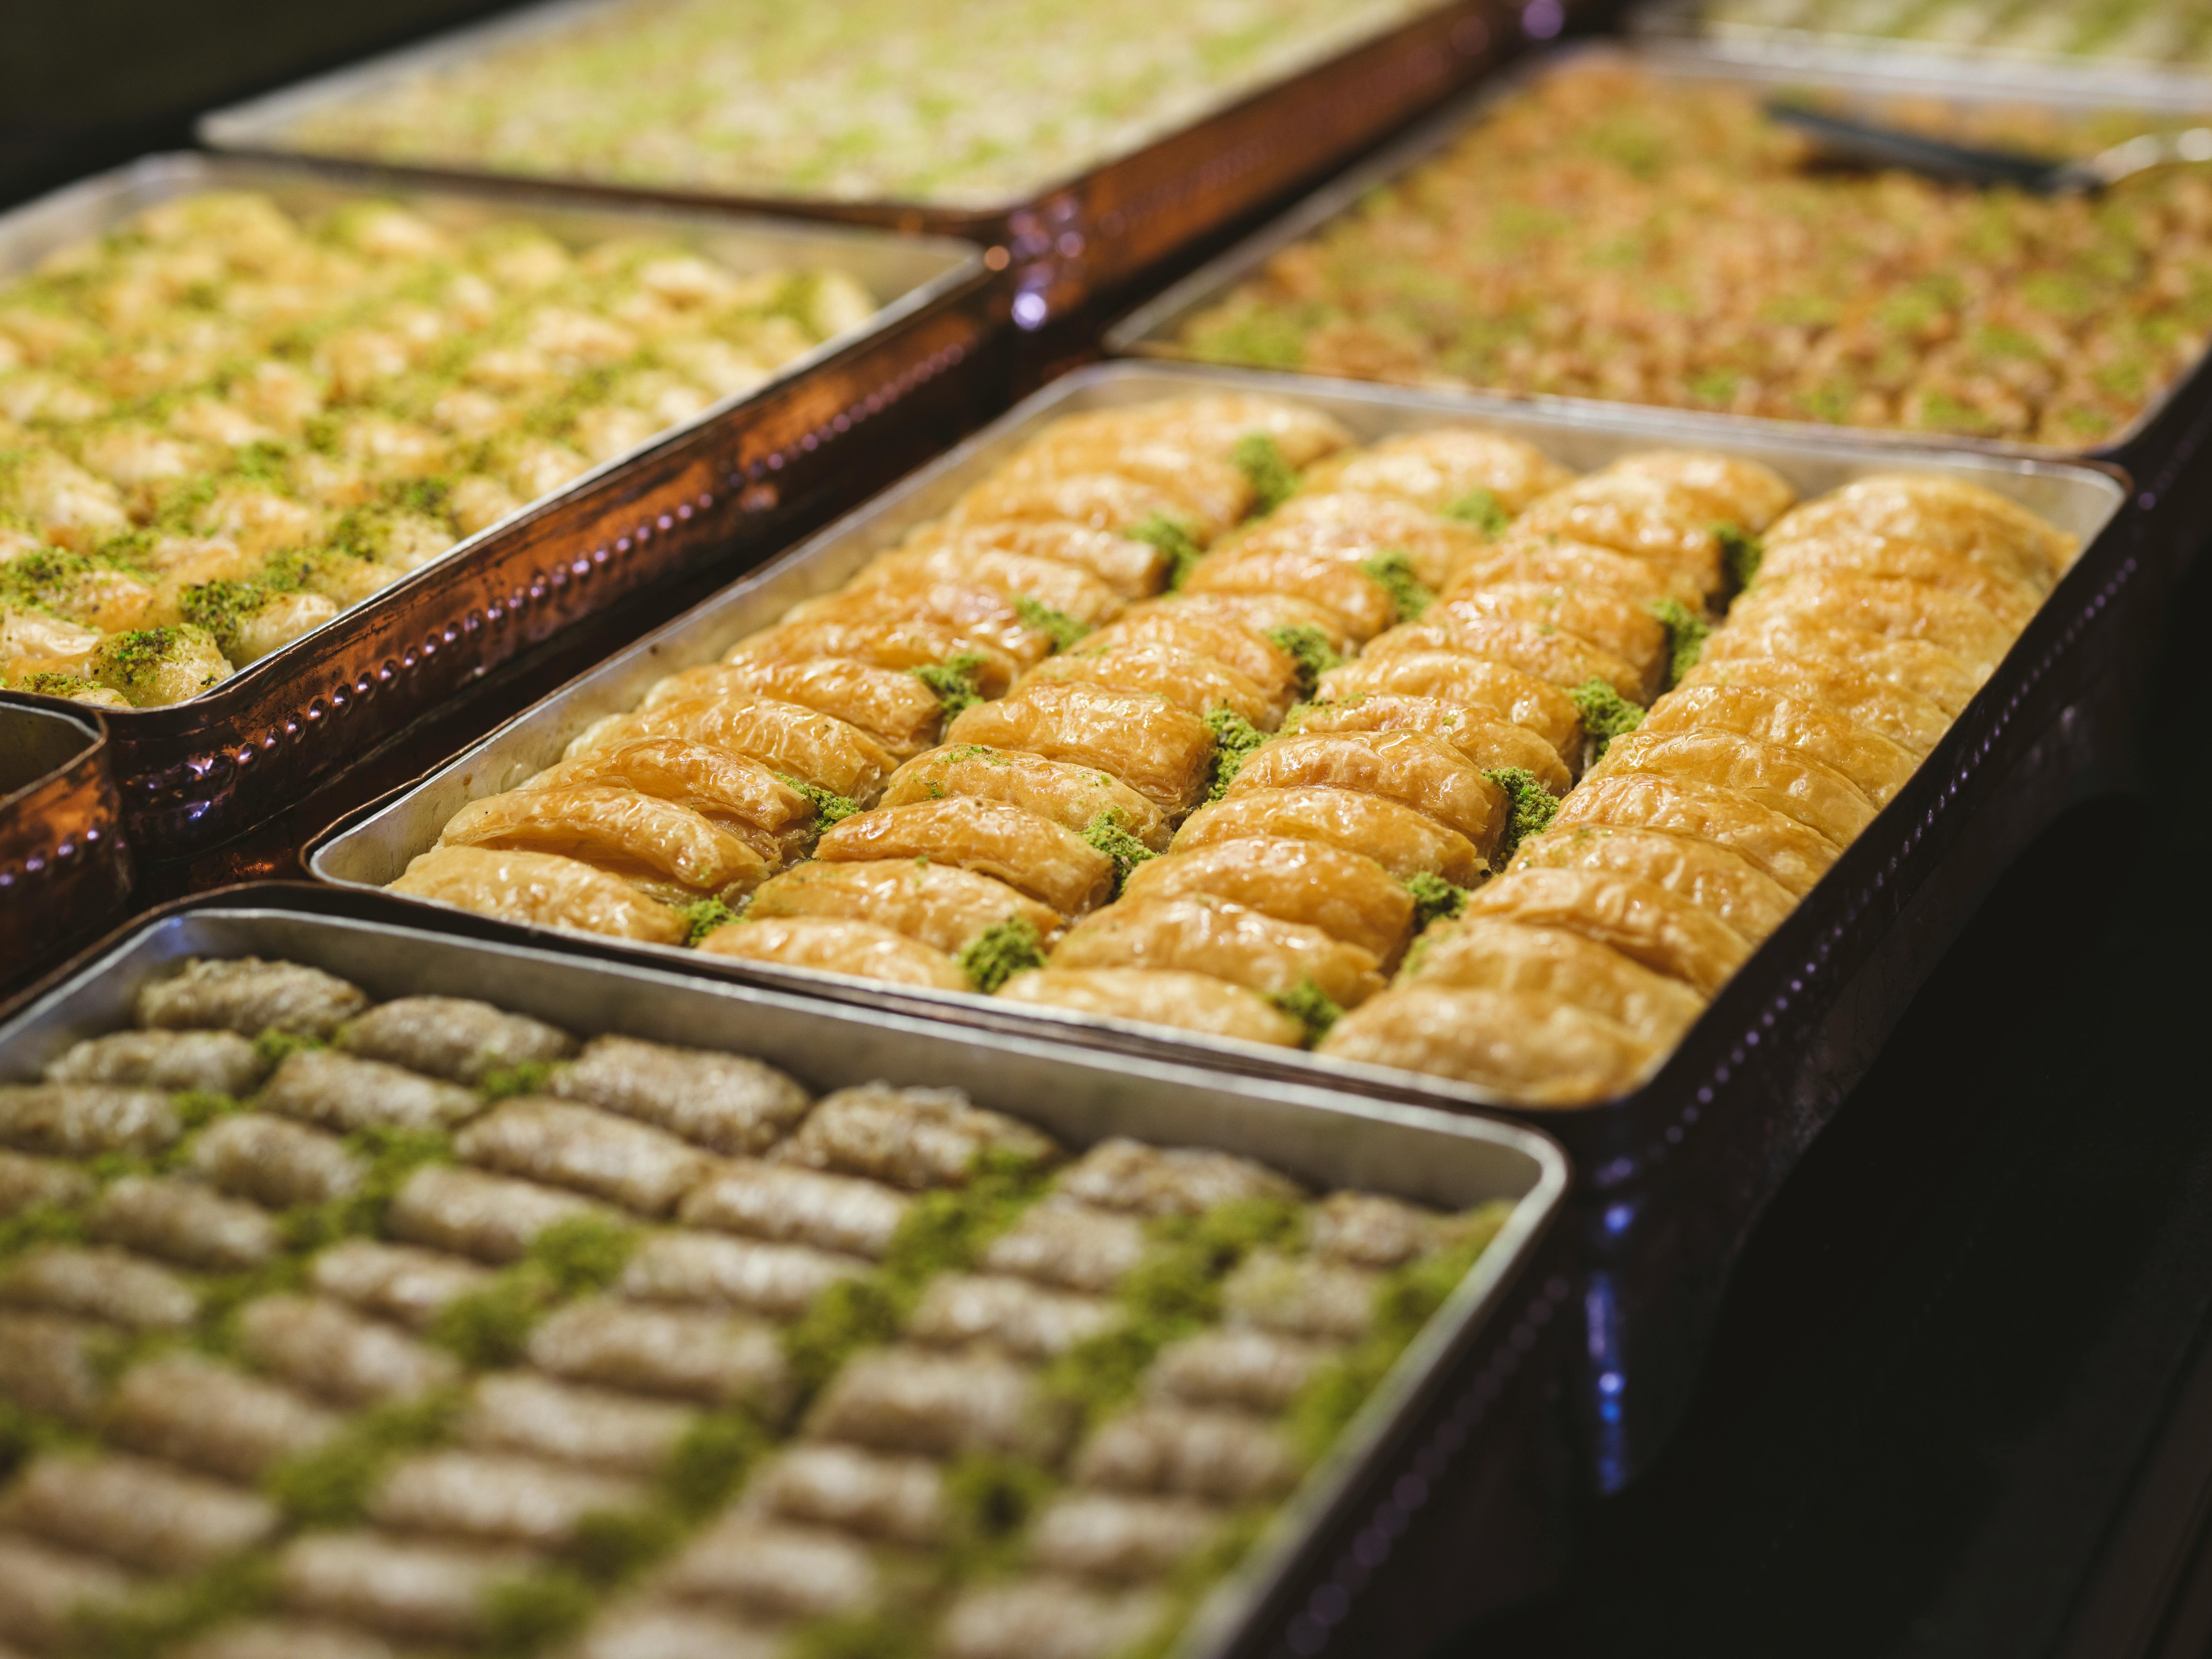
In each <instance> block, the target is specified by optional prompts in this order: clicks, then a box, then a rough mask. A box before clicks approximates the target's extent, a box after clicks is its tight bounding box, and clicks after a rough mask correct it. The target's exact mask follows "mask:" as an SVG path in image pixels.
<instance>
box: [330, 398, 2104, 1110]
mask: <svg viewBox="0 0 2212 1659" xmlns="http://www.w3.org/2000/svg"><path fill="white" fill-rule="evenodd" d="M1686 435H1688V434H1687V432H1686V428H1684V426H1683V425H1682V424H1681V423H1680V422H1679V421H1677V422H1669V421H1668V420H1666V419H1664V418H1661V419H1657V420H1654V419H1652V418H1650V417H1640V416H1633V415H1628V416H1613V417H1610V418H1608V419H1603V420H1601V419H1596V418H1593V417H1589V416H1579V417H1571V418H1562V417H1559V416H1544V415H1533V414H1529V413H1528V412H1526V411H1523V410H1516V409H1514V408H1512V406H1510V405H1498V406H1495V407H1492V408H1489V409H1485V410H1481V411H1480V413H1479V414H1477V413H1474V412H1471V410H1470V406H1469V405H1468V403H1467V402H1466V401H1465V400H1463V399H1459V400H1455V399H1452V398H1443V397H1437V396H1434V395H1428V394H1420V393H1412V392H1395V391H1389V390H1379V389H1372V388H1360V387H1353V386H1319V385H1316V384H1315V383H1310V382H1304V383H1302V382H1297V381H1293V380H1284V379H1280V378H1270V377H1265V376H1249V375H1238V374H1234V373H1231V372H1226V371H1215V370H1188V369H1185V370H1176V369H1161V368H1143V367H1136V366H1117V367H1109V368H1099V369H1094V370H1088V371H1085V372H1084V373H1083V374H1080V375H1078V376H1076V377H1073V378H1072V379H1070V380H1065V381H1062V382H1060V383H1058V384H1057V385H1055V386H1053V387H1050V388H1048V390H1047V391H1046V392H1042V393H1040V394H1039V395H1038V396H1037V397H1036V398H1033V399H1031V400H1030V402H1029V403H1028V404H1024V406H1022V407H1021V408H1019V409H1018V410H1015V411H1014V412H1013V413H1012V414H1011V415H1009V416H1007V417H1006V419H1005V420H1004V421H1002V422H1000V423H998V424H997V425H995V426H994V427H993V428H990V429H989V430H987V432H986V433H985V434H984V435H981V436H980V437H978V438H977V439H975V441H971V443H970V444H969V445H968V446H966V447H963V448H962V449H961V450H959V451H957V452H955V453H953V454H951V456H949V457H947V458H946V459H945V461H944V462H943V463H942V464H941V465H939V466H937V467H936V468H934V469H933V470H932V471H928V472H927V473H924V474H922V475H919V476H918V477H915V479H913V480H910V481H908V483H906V484H904V485H902V486H901V487H900V488H899V489H897V490H896V491H893V492H891V493H890V494H888V495H885V496H884V497H882V498H879V499H878V501H877V502H875V503H873V504H872V506H871V507H868V508H866V509H863V510H862V512H861V513H858V514H855V515H854V516H853V517H852V518H849V519H848V520H846V521H845V522H844V523H842V524H841V525H840V526H836V527H834V528H832V529H831V530H829V531H828V532H824V533H823V535H822V536H821V537H819V538H817V539H815V540H814V541H812V542H811V543H809V544H806V545H805V546H804V547H802V548H800V549H799V550H795V551H794V552H793V554H792V555H790V556H788V557H787V558H786V559H785V560H783V561H781V562H779V563H778V564H776V565H775V566H773V567H771V568H768V569H766V570H763V572H761V573H760V574H757V575H756V576H754V577H752V578H749V579H748V580H746V581H744V582H743V583H741V584H739V585H738V586H736V587H733V588H732V589H731V590H729V591H728V592H726V593H725V594H723V595H721V596H720V597H718V598H716V599H713V600H710V601H708V603H707V604H706V605H702V607H701V608H700V609H698V610H697V611H694V612H693V613H692V614H691V615H690V617H685V618H684V619H682V620H680V621H679V622H678V623H672V624H671V625H670V626H669V627H668V628H667V629H664V630H662V631H661V632H660V633H659V634H657V635H652V636H649V637H647V639H645V640H642V641H640V642H639V643H638V644H637V645H635V646H634V647H631V648H630V649H629V651H628V652H626V653H623V654H622V655H621V656H619V657H617V658H615V659H611V661H610V662H609V663H608V664H607V665H605V666H604V667H602V668H600V669H599V670H597V671H593V672H592V673H591V674H588V675H586V676H585V677H584V678H581V679H580V680H578V681H577V682H575V683H574V684H572V685H571V686H570V687H569V688H568V689H567V690H563V691H562V692H560V693H557V694H556V695H555V696H553V697H551V698H550V699H548V700H547V702H544V703H543V704H541V705H540V706H539V707H538V708H536V709H534V710H532V711H531V712H530V713H528V714H525V715H523V716H522V717H520V719H518V720H516V721H515V722H513V724H512V725H510V726H507V727H506V728H505V729H503V730H502V731H501V732H497V733H495V734H494V735H493V736H491V737H490V738H487V739H486V740H485V741H484V742H483V743H482V744H478V745H477V746H476V747H474V748H472V749H471V750H467V751H465V752H464V753H463V754H461V755H460V756H459V757H456V758H455V759H454V760H453V762H451V763H449V764H448V765H447V766H445V767H444V768H441V769H440V770H438V771H437V772H435V773H433V774H432V775H429V776H428V777H427V778H425V779H424V780H423V781H422V782H421V783H420V784H418V785H416V786H413V787H410V788H408V789H406V790H404V791H403V792H402V793H399V794H398V796H396V797H394V798H392V799H388V800H386V801H385V802H381V803H378V804H375V805H373V806H371V807H369V808H367V809H364V810H363V811H362V812H361V813H359V814H357V815H356V817H354V818H352V819H350V820H349V821H348V822H346V823H343V824H341V825H340V826H338V827H337V829H335V830H334V831H332V832H331V834H330V835H329V836H326V837H325V838H324V839H323V840H322V841H321V842H319V844H318V845H317V846H316V847H315V848H313V849H312V853H311V856H310V865H311V868H312V870H313V873H314V874H315V875H316V876H317V877H318V878H321V879H324V880H326V881H333V882H338V883H343V884H354V885H358V886H363V887H383V888H386V890H389V891H391V892H392V893H396V894H399V895H402V896H407V897H409V898H410V899H413V900H415V901H416V902H421V903H426V904H441V905H457V906H459V907H461V908H466V909H470V910H472V911H475V912H477V913H479V914H481V915H485V916H489V917H493V918H499V919H503V920H504V921H507V922H509V923H512V924H513V925H515V926H517V927H522V928H525V929H528V930H532V931H533V932H536V933H538V936H539V937H542V938H554V937H560V936H562V935H563V934H564V933H565V934H566V935H567V936H568V937H572V938H576V939H583V938H585V937H586V936H588V937H590V938H591V939H594V940H597V941H600V942H602V944H603V947H604V948H612V949H617V950H620V951H625V952H629V953H635V954H641V956H643V957H650V958H652V959H656V960H662V961H681V962H684V963H687V964H690V965H691V966H693V967H694V968H695V969H697V970H702V971H710V972H734V973H738V974H741V975H744V976H747V977H751V978H765V979H769V980H772V981H775V982H778V983H782V984H788V985H792V986H794V987H795V986H799V985H812V986H816V987H820V988H821V989H823V991H825V992H827V993H829V994H839V995H856V996H867V997H871V998H874V999H878V1000H882V999H889V1000H894V1001H896V1002H898V1003H901V1004H902V1005H905V1006H920V1007H932V1008H936V1009H939V1010H941V1011H943V1012H945V1013H946V1014H947V1015H949V1016H953V1017H961V1016H962V1014H963V1011H964V1012H969V1013H974V1012H981V1011H982V1010H983V1009H985V1008H986V1007H987V1008H988V1009H990V1010H991V1011H992V1012H993V1016H994V1018H1030V1017H1033V1018H1037V1019H1040V1020H1048V1021H1051V1022H1053V1023H1054V1024H1055V1025H1057V1026H1059V1027H1060V1029H1062V1030H1066V1031H1068V1032H1069V1033H1070V1035H1074V1034H1075V1033H1077V1032H1079V1031H1082V1030H1086V1029H1093V1028H1095V1029H1097V1030H1110V1031H1118V1032H1121V1033H1123V1034H1128V1033H1133V1032H1137V1031H1140V1030H1148V1029H1149V1030H1150V1031H1151V1033H1152V1036H1154V1037H1159V1038H1164V1039H1166V1040H1168V1041H1170V1042H1172V1043H1173V1044H1174V1046H1175V1047H1176V1049H1177V1050H1178V1051H1182V1052H1188V1053H1192V1054H1207V1055H1210V1056H1212V1057H1213V1058H1215V1059H1217V1060H1221V1061H1223V1062H1225V1063H1226V1062H1230V1061H1232V1060H1234V1061H1237V1062H1238V1063H1250V1062H1252V1061H1253V1060H1255V1057H1256V1058H1261V1059H1264V1060H1266V1061H1267V1063H1268V1064H1269V1065H1271V1066H1283V1067H1288V1068H1291V1070H1293V1071H1298V1070H1308V1071H1310V1070H1311V1069H1312V1068H1316V1067H1320V1068H1324V1069H1329V1070H1334V1072H1335V1073H1336V1074H1338V1075H1352V1074H1354V1073H1351V1072H1347V1071H1346V1070H1344V1069H1343V1068H1346V1067H1351V1068H1356V1073H1357V1074H1358V1075H1361V1076H1364V1077H1369V1078H1376V1077H1380V1076H1382V1075H1383V1073H1382V1072H1380V1071H1378V1070H1377V1069H1376V1068H1389V1070H1390V1072H1391V1073H1392V1074H1394V1076H1395V1081H1396V1082H1397V1083H1398V1084H1400V1085H1405V1084H1406V1083H1407V1082H1408V1081H1410V1080H1413V1079H1407V1077H1406V1076H1405V1075H1403V1074H1404V1073H1418V1074H1419V1079H1418V1081H1419V1086H1421V1087H1424V1088H1425V1089H1428V1090H1430V1091H1434V1092H1435V1093H1437V1095H1438V1096H1439V1097H1450V1098H1456V1099H1461V1100H1466V1101H1506V1102H1514V1103H1522V1104H1534V1105H1552V1106H1565V1105H1575V1104H1580V1103H1589V1102H1593V1101H1598V1100H1602V1099H1607V1098H1611V1097H1617V1096H1619V1095H1621V1094H1623V1093H1625V1092H1627V1091H1632V1090H1633V1089H1634V1088H1636V1087H1637V1086H1638V1085H1639V1084H1641V1083H1642V1082H1643V1081H1644V1080H1645V1079H1649V1078H1650V1076H1651V1075H1652V1074H1653V1073H1654V1072H1655V1071H1656V1069H1657V1068H1658V1067H1659V1066H1662V1065H1663V1064H1664V1063H1665V1061H1666V1060H1667V1058H1668V1055H1669V1054H1671V1053H1672V1051H1673V1050H1674V1047H1675V1045H1676V1043H1677V1042H1678V1041H1679V1040H1680V1038H1681V1037H1682V1036H1683V1034H1684V1033H1685V1032H1686V1031H1687V1030H1690V1029H1691V1028H1692V1026H1693V1025H1694V1024H1695V1023H1696V1022H1697V1021H1698V1019H1699V1017H1700V1015H1701V1013H1702V1012H1703V1011H1704V1009H1705V1006H1706V1005H1707V1003H1708V1002H1709V1001H1710V1000H1711V999H1712V998H1714V997H1715V996H1716V995H1717V993H1719V992H1720V990H1721V989H1722V988H1723V986H1724V985H1726V984H1727V983H1728V982H1729V981H1730V980H1731V979H1732V978H1733V977H1734V976H1735V975H1736V974H1737V973H1738V972H1739V971H1740V970H1741V969H1744V968H1745V967H1746V965H1747V963H1750V962H1751V961H1752V958H1753V956H1754V954H1755V952H1756V951H1758V948H1759V945H1760V944H1761V943H1762V942H1764V941H1765V939H1767V937H1768V936H1769V935H1770V934H1771V933H1774V932H1776V931H1777V930H1778V928H1779V927H1781V926H1782V925H1783V924H1784V922H1785V921H1787V920H1788V919H1789V918H1790V915H1791V914H1792V912H1793V910H1794V909H1795V908H1796V905H1797V903H1798V902H1799V900H1800V899H1801V898H1802V897H1803V896H1806V895H1807V894H1808V893H1809V892H1810V891H1811V890H1813V889H1814V886H1815V885H1816V884H1818V883H1819V882H1820V879H1821V878H1822V877H1823V876H1824V875H1825V874H1826V872H1828V871H1829V870H1830V869H1831V867H1832V866H1834V865H1835V864H1836V863H1837V862H1838V860H1839V859H1841V858H1842V857H1843V856H1844V852H1845V850H1846V849H1847V848H1850V846H1851V845H1852V844H1853V842H1855V841H1856V840H1857V838H1858V837H1859V836H1862V835H1863V833H1864V832H1866V831H1867V830H1868V829H1869V828H1870V827H1871V826H1873V825H1874V824H1875V821H1876V820H1877V819H1878V818H1879V817H1881V812H1882V809H1883V807H1884V806H1885V805H1887V803H1888V802H1889V801H1890V800H1891V799H1892V798H1893V796H1895V795H1896V794H1897V793H1899V791H1900V790H1901V789H1903V788H1904V787H1905V786H1906V785H1907V784H1908V782H1910V781H1911V779H1912V778H1913V777H1914V775H1915V774H1916V773H1917V770H1918V769H1920V766H1921V763H1922V761H1923V757H1926V756H1927V755H1929V752H1930V751H1931V750H1934V749H1936V747H1937V745H1938V744H1941V743H1942V740H1943V738H1945V735H1946V733H1947V732H1948V730H1949V729H1950V727H1951V726H1952V724H1953V722H1954V720H1955V719H1956V718H1957V717H1958V716H1959V715H1960V713H1961V712H1962V711H1963V710H1965V709H1966V707H1967V706H1968V704H1969V703H1970V702H1972V701H1973V699H1974V698H1975V696H1976V695H1977V693H1978V690H1979V689H1980V687H1981V686H1982V684H1983V683H1984V681H1985V680H1986V679H1988V678H1990V675H1991V674H1992V673H1993V672H1994V671H1996V670H1997V668H1998V667H1999V665H2000V664H2002V662H2003V661H2004V659H2006V656H2007V653H2008V651H2009V649H2010V647H2011V646H2012V642H2013V641H2014V639H2015V635H2017V634H2018V633H2019V632H2020V631H2021V629H2022V628H2023V627H2025V626H2026V625H2027V623H2029V621H2030V619H2031V618H2032V617H2033V616H2034V615H2035V614H2036V611H2037V610H2038V608H2039V605H2041V603H2042V600H2043V598H2044V595H2045V593H2046V592H2049V591H2050V590H2051V588H2052V586H2054V585H2055V584H2057V582H2058V581H2059V580H2060V579H2061V577H2062V575H2063V573H2064V571H2065V570H2066V568H2068V566H2069V563H2070V562H2072V561H2073V559H2074V558H2075V554H2076V551H2077V550H2078V549H2079V547H2080V546H2081V544H2082V543H2083V542H2084V541H2085V540H2086V539H2087V538H2093V536H2094V535H2095V534H2096V533H2097V532H2098V531H2099V530H2100V527H2101V526H2103V525H2104V524H2105V523H2106V521H2107V520H2109V519H2110V518H2111V516H2112V513H2114V511H2115V510H2116V508H2117V507H2118V505H2119V502H2120V498H2121V494H2122V486H2121V484H2120V483H2119V482H2118V480H2117V479H2116V478H2114V477H2112V476H2111V475H2110V474H2108V473H2106V472H2102V471H2096V470H2094V469H2091V468H2087V467H2081V466H2074V465H2064V464H2060V463H2052V462H2040V461H2028V460H2014V461H2003V460H1998V459H1991V458H1988V457H1983V456H1977V455H1943V454H1941V453H1899V452H1898V451H1897V450H1895V449H1894V448H1892V447H1887V446H1869V447H1860V448H1857V449H1854V448H1852V447H1850V446H1849V445H1848V444H1844V443H1839V442H1838V441H1835V440H1832V439H1822V438H1819V437H1810V436H1808V437H1769V436H1762V437H1761V438H1759V439H1756V440H1746V439H1743V438H1741V437H1740V436H1739V435H1736V434H1735V433H1733V432H1731V433H1729V435H1728V436H1727V438H1726V439H1725V441H1720V440H1716V441H1715V442H1714V444H1713V445H1712V447H1683V440H1684V438H1685V437H1686ZM549 930H550V931H549ZM986 996H987V997H988V999H989V1000H988V1002H987V1003H986V1002H985V1001H984V1000H983V999H984V998H985V997H986Z"/></svg>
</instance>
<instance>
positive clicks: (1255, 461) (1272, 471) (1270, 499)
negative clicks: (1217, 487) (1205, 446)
mask: <svg viewBox="0 0 2212 1659" xmlns="http://www.w3.org/2000/svg"><path fill="white" fill-rule="evenodd" d="M1230 459H1232V460H1234V461H1235V462H1236V463H1237V471H1240V472H1242V473H1243V475H1244V477H1246V479H1248V480H1249V482H1250V483H1251V485H1252V495H1253V497H1254V500H1253V503H1252V516H1253V517H1255V518H1260V517H1264V516H1265V515H1266V514H1267V513H1273V511H1274V510H1275V509H1276V508H1277V507H1280V506H1281V505H1282V504H1283V503H1284V502H1285V501H1288V500H1290V498H1291V496H1293V495H1297V493H1298V472H1297V468H1296V467H1294V466H1292V465H1291V464H1290V462H1289V461H1288V460H1287V459H1285V457H1284V455H1283V452H1282V449H1281V447H1280V446H1279V445H1278V444H1277V443H1276V442H1275V441H1274V439H1273V438H1272V437H1270V436H1268V435H1267V434H1266V433H1264V432H1248V433H1246V434H1245V435H1243V437H1241V438H1239V439H1238V440H1237V447H1236V448H1234V449H1233V450H1231V452H1230Z"/></svg>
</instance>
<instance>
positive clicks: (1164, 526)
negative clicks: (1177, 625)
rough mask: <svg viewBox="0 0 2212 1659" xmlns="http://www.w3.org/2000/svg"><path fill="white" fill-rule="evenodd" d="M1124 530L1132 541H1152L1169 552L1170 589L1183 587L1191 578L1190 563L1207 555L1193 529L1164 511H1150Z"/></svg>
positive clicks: (1125, 534) (1162, 549)
mask: <svg viewBox="0 0 2212 1659" xmlns="http://www.w3.org/2000/svg"><path fill="white" fill-rule="evenodd" d="M1121 533H1122V534H1123V535H1124V536H1127V537H1128V538H1130V539H1132V540H1133V541H1139V542H1149V543H1151V544H1152V545H1153V546H1154V547H1157V548H1158V549H1159V550H1160V551H1161V552H1163V553H1164V554H1166V555H1167V556H1168V583H1167V585H1168V586H1169V587H1170V589H1173V588H1177V587H1181V586H1182V585H1183V583H1184V582H1185V581H1186V580H1188V578H1189V576H1190V572H1191V567H1192V566H1193V565H1194V564H1196V563H1197V562H1199V560H1200V558H1201V557H1203V556H1204V554H1203V550H1201V549H1200V547H1199V544H1198V543H1197V541H1196V540H1195V539H1194V538H1193V537H1192V535H1191V533H1190V532H1188V530H1186V529H1184V528H1183V527H1182V526H1181V525H1179V524H1177V523H1176V521H1175V520H1172V519H1170V518H1169V517H1168V516H1167V515H1166V514H1165V513H1147V514H1146V516H1145V517H1143V518H1141V519H1139V520H1137V522H1136V523H1134V524H1133V525H1130V526H1128V527H1127V528H1126V529H1124V530H1123V531H1122V532H1121Z"/></svg>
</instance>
